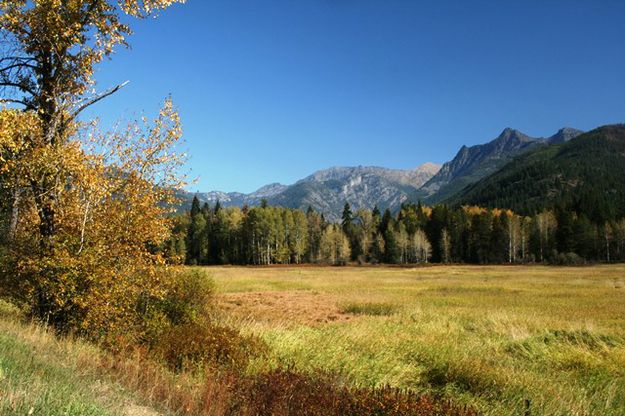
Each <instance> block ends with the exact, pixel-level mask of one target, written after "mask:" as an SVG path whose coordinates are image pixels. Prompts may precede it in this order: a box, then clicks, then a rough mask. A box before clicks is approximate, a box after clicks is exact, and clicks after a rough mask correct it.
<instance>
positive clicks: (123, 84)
mask: <svg viewBox="0 0 625 416" xmlns="http://www.w3.org/2000/svg"><path fill="white" fill-rule="evenodd" d="M129 82H130V81H126V82H123V83H121V84H119V85H118V86H116V87H115V88H112V89H110V90H108V91H106V92H104V93H102V94H100V95H98V96H97V97H94V98H92V99H90V100H89V101H87V102H86V103H84V104H83V105H81V106H80V107H78V108H77V109H76V110H75V111H74V112H73V113H72V114H71V116H70V119H74V118H76V116H78V114H80V113H81V112H83V111H84V110H85V109H86V108H87V107H89V106H91V105H93V104H95V103H97V102H98V101H100V100H103V99H105V98H106V97H108V96H111V95H113V94H115V93H116V92H117V91H119V90H120V89H122V88H124V87H125V86H126V85H128V83H129Z"/></svg>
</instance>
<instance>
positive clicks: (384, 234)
mask: <svg viewBox="0 0 625 416" xmlns="http://www.w3.org/2000/svg"><path fill="white" fill-rule="evenodd" d="M165 252H166V254H167V255H168V257H169V258H176V259H178V260H179V261H182V262H184V263H186V264H190V265H210V264H243V265H270V264H300V263H323V264H332V265H341V264H346V263H348V262H357V263H360V264H365V263H369V264H377V263H387V264H416V263H428V262H432V263H474V264H505V263H552V264H579V263H585V262H616V261H623V260H625V219H621V220H613V221H606V222H602V223H596V222H592V221H591V220H589V219H588V217H586V216H585V215H583V214H578V213H576V212H571V211H567V210H565V209H561V208H556V209H554V210H545V211H543V212H541V213H538V214H536V215H533V216H523V215H518V214H516V213H514V212H512V211H510V210H500V209H488V208H482V207H475V206H465V207H454V208H452V207H448V206H445V205H438V206H434V207H427V206H423V205H421V204H420V203H417V204H414V203H405V204H403V205H402V207H401V209H400V210H399V211H398V212H397V213H395V214H392V213H391V212H390V211H389V210H388V209H387V210H385V211H384V212H383V213H382V212H381V211H380V210H379V209H378V208H377V207H376V208H374V209H373V210H367V209H358V210H356V211H355V212H354V211H352V209H351V206H350V205H349V204H348V203H346V204H345V207H344V209H343V214H342V218H341V221H340V222H337V223H333V222H329V221H327V220H326V219H325V218H324V215H323V214H322V213H318V212H316V211H315V210H313V209H312V208H308V210H307V211H303V210H301V209H292V208H283V207H277V206H268V205H267V204H266V203H265V202H263V203H262V204H261V205H260V206H257V207H248V206H244V207H242V208H239V207H227V208H225V207H222V206H221V204H220V203H219V202H217V203H216V204H215V205H213V206H211V205H209V204H207V203H204V204H203V205H202V204H201V203H200V201H199V200H198V199H197V197H195V198H194V199H193V202H192V206H191V209H190V211H188V212H186V213H184V214H183V215H180V216H178V217H177V218H176V219H175V227H174V233H173V237H172V238H171V239H170V240H168V242H167V244H166V245H165Z"/></svg>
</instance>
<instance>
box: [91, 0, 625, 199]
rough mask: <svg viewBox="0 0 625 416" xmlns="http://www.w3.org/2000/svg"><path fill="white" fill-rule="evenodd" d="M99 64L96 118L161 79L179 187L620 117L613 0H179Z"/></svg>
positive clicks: (149, 101)
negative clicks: (175, 127)
mask: <svg viewBox="0 0 625 416" xmlns="http://www.w3.org/2000/svg"><path fill="white" fill-rule="evenodd" d="M133 25H134V28H135V32H136V33H135V34H134V35H133V36H132V38H131V39H130V42H131V44H132V49H131V50H128V51H125V50H120V51H119V52H118V53H117V54H116V55H115V56H114V57H113V59H112V60H111V61H109V62H106V63H104V64H102V65H101V66H100V68H99V71H98V73H97V74H96V78H97V80H98V87H99V88H101V89H105V88H109V87H111V86H114V85H115V84H116V83H120V82H122V81H125V80H130V81H131V83H130V84H129V85H128V86H127V87H126V88H124V89H123V90H122V91H120V92H118V93H117V94H116V95H115V96H113V97H111V98H109V99H107V100H106V101H103V102H101V103H99V104H98V105H97V106H95V107H94V108H93V110H92V111H93V112H97V113H98V114H99V115H101V118H102V119H103V124H105V125H106V124H107V123H110V122H111V121H112V120H116V119H119V118H124V117H126V118H128V117H129V115H132V114H138V113H140V112H141V111H145V113H146V114H148V115H152V114H155V113H156V111H157V110H158V107H159V104H160V103H161V102H162V100H163V99H164V98H165V97H167V96H168V95H169V94H171V96H172V97H173V99H174V101H175V102H176V104H177V106H178V107H179V110H180V112H181V116H182V120H183V123H184V131H185V140H186V145H185V148H186V149H187V150H188V151H189V153H190V155H191V160H190V161H189V167H190V168H191V174H192V176H199V182H197V183H196V184H195V185H192V186H190V187H189V189H190V190H193V191H195V190H200V191H208V190H223V191H242V192H250V191H253V190H255V189H256V188H258V187H260V186H262V185H264V184H267V183H271V182H282V183H286V184H289V183H292V182H294V181H296V180H297V179H300V178H302V177H304V176H307V175H308V174H310V173H312V172H314V171H315V170H319V169H323V168H327V167H330V166H336V165H341V166H355V165H377V166H385V167H390V168H413V167H416V166H418V165H420V164H422V163H424V162H426V161H433V162H437V163H442V162H444V161H447V160H450V159H451V158H452V157H453V156H454V155H455V153H456V152H457V150H458V148H459V147H460V146H461V145H463V144H466V145H473V144H479V143H484V142H486V141H489V140H491V139H493V138H494V137H496V136H497V135H498V134H499V133H500V132H501V130H503V129H504V128H505V127H513V128H517V129H519V130H521V131H523V132H525V133H526V134H529V135H531V136H549V135H551V134H553V133H555V131H556V130H557V129H558V128H560V127H562V126H571V127H577V128H580V129H584V130H587V129H591V128H594V127H596V126H599V125H602V124H608V123H615V122H625V1H623V0H614V1H611V0H604V1H599V0H594V1H593V0H588V1H575V0H567V1H555V0H550V1H544V0H542V1H496V0H491V1H473V0H472V1H464V0H458V1H417V0H187V3H186V4H184V5H176V6H174V7H173V8H171V9H169V10H167V11H166V12H165V13H164V14H163V15H162V16H161V17H160V18H159V19H158V20H152V19H149V20H146V21H141V22H138V23H137V22H133Z"/></svg>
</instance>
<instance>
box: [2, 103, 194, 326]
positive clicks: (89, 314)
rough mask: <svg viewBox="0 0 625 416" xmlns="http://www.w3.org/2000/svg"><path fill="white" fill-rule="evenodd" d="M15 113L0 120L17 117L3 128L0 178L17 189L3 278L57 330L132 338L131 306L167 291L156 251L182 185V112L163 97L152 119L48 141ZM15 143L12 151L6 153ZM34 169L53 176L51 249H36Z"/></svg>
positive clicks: (138, 320)
mask: <svg viewBox="0 0 625 416" xmlns="http://www.w3.org/2000/svg"><path fill="white" fill-rule="evenodd" d="M17 114H18V113H16V112H14V110H6V109H5V110H2V111H0V123H2V120H12V121H13V122H16V123H15V124H13V126H12V130H11V131H12V132H13V133H10V132H9V133H7V130H4V133H3V134H2V136H1V139H2V143H1V145H0V146H1V151H0V153H2V154H5V155H7V158H8V159H10V161H5V162H3V163H2V169H3V170H4V171H5V175H4V176H5V177H8V178H13V180H12V181H4V182H3V183H4V185H5V186H10V187H12V188H16V189H19V191H20V194H21V197H20V199H19V201H20V203H19V207H18V208H19V215H18V221H17V224H16V230H15V233H14V237H13V239H12V241H11V243H10V245H9V246H8V251H7V253H5V256H4V257H5V259H4V261H3V270H2V273H1V279H2V285H3V286H5V288H10V289H9V295H10V296H11V297H12V298H13V299H14V300H15V301H17V302H18V303H20V304H22V305H24V306H25V307H26V308H27V309H28V310H29V311H30V313H31V315H32V316H35V317H38V318H40V319H43V320H45V321H47V322H49V323H51V324H53V325H55V326H56V327H57V328H58V329H59V330H62V331H78V332H80V333H83V334H85V335H88V336H89V337H92V338H102V337H106V338H111V337H119V336H125V337H140V336H141V333H142V331H143V330H144V328H143V326H144V325H145V323H144V322H143V317H142V316H141V313H142V311H141V310H139V308H138V305H139V304H140V303H141V302H144V303H145V302H146V300H148V299H154V300H158V299H160V298H162V297H163V296H165V295H166V294H167V290H168V287H169V286H168V285H169V284H170V283H169V282H168V281H167V280H168V279H170V278H171V277H170V276H171V273H169V272H168V270H167V266H166V264H165V262H164V260H163V258H162V256H161V255H160V254H159V251H158V250H157V248H158V247H159V246H161V244H162V243H163V242H164V241H165V240H166V239H167V238H168V236H169V233H170V219H169V218H168V216H167V214H168V213H169V210H170V209H171V208H169V207H171V202H173V190H174V189H176V188H178V187H180V186H181V185H182V182H181V180H180V179H179V178H178V168H179V167H180V165H181V163H182V162H183V157H182V156H181V155H179V154H178V153H176V151H175V145H176V143H177V142H178V141H179V139H180V137H181V128H180V120H179V118H178V115H177V113H176V111H175V110H174V108H173V105H172V103H171V101H169V100H168V101H166V103H165V105H164V107H163V109H162V110H161V113H160V114H159V116H158V117H157V118H156V119H155V120H154V121H152V122H148V121H147V120H143V121H142V122H141V124H131V125H130V126H129V127H128V129H126V130H125V131H124V132H122V133H118V134H110V135H101V134H96V133H95V132H93V131H83V132H82V135H78V136H74V137H72V138H69V139H68V140H64V141H62V142H60V143H58V144H57V145H55V146H49V145H38V142H37V140H23V138H25V137H31V136H29V135H28V132H29V131H31V129H32V125H31V124H30V122H31V117H30V116H29V114H27V113H20V114H19V116H16V115H17ZM19 121H22V123H21V124H20V123H19ZM35 124H36V123H35ZM0 127H1V124H0ZM35 131H36V130H35ZM81 136H82V138H80V137H81ZM15 149H18V150H15ZM16 151H19V157H10V156H8V155H9V154H11V155H16V154H17V153H16ZM9 162H10V163H9ZM42 177H45V178H48V181H47V183H49V182H50V181H53V182H54V185H53V186H52V187H51V188H49V189H48V190H52V191H53V192H54V193H55V200H54V206H53V208H54V210H55V212H56V216H55V234H54V244H53V246H52V247H53V248H52V249H50V248H49V247H42V239H41V234H40V231H39V225H40V216H39V215H38V212H37V210H38V208H37V207H38V204H37V201H38V198H40V197H41V196H40V195H38V194H37V192H38V191H39V188H38V187H36V186H35V187H33V186H32V184H33V183H41V180H40V178H42Z"/></svg>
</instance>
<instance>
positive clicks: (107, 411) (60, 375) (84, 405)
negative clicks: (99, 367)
mask: <svg viewBox="0 0 625 416" xmlns="http://www.w3.org/2000/svg"><path fill="white" fill-rule="evenodd" d="M98 354H99V352H98V351H97V350H96V349H95V348H94V347H91V346H89V345H87V344H84V343H81V342H78V341H75V340H70V339H66V340H63V339H58V338H56V337H55V336H54V335H53V334H51V333H48V332H47V331H46V330H44V329H42V327H41V326H38V325H30V324H23V323H21V322H20V321H19V317H18V315H17V312H16V311H15V310H13V309H12V308H11V307H10V306H8V305H7V304H5V303H2V302H1V301H0V415H46V416H109V415H110V416H113V415H128V416H133V415H146V416H147V415H150V414H151V413H149V412H147V409H146V408H142V407H141V406H136V405H134V403H133V402H132V400H131V399H130V397H129V396H128V395H127V394H125V393H124V392H123V391H122V390H121V389H120V388H118V387H116V386H115V385H113V384H109V383H107V382H106V381H104V380H102V379H100V378H98V377H97V375H96V372H95V367H96V364H97V362H98V359H97V356H98Z"/></svg>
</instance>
